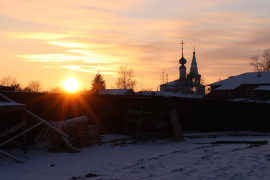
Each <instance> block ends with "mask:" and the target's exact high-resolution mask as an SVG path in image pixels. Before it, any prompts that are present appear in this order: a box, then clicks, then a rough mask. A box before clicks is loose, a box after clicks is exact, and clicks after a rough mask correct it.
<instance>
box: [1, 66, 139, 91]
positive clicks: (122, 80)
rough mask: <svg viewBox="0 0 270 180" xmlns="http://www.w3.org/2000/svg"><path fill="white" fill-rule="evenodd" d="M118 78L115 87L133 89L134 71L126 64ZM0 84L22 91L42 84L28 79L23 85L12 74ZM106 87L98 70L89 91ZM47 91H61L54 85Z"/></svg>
mask: <svg viewBox="0 0 270 180" xmlns="http://www.w3.org/2000/svg"><path fill="white" fill-rule="evenodd" d="M117 73H118V78H117V81H116V82H115V86H116V88H117V89H134V88H135V86H136V84H137V82H136V80H135V79H134V78H135V75H134V71H133V70H132V69H131V68H128V66H127V65H125V66H121V67H120V68H119V70H118V72H117ZM0 85H2V86H10V87H14V88H15V91H23V92H41V91H42V85H41V83H40V81H30V82H29V83H28V84H27V85H26V86H25V87H23V86H22V84H21V83H19V82H18V81H17V80H16V78H15V77H12V76H9V75H8V76H4V77H3V78H1V79H0ZM101 89H106V81H105V80H104V78H103V76H102V74H101V73H100V72H98V73H97V74H96V75H95V76H94V78H93V80H92V81H91V85H90V87H89V90H88V91H89V92H90V93H92V94H98V93H99V90H101ZM49 92H51V93H59V92H63V89H62V88H61V87H56V88H53V89H51V90H50V91H49Z"/></svg>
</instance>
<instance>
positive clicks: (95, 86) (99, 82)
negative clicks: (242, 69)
mask: <svg viewBox="0 0 270 180" xmlns="http://www.w3.org/2000/svg"><path fill="white" fill-rule="evenodd" d="M101 89H106V82H105V80H103V77H102V75H101V74H99V72H98V73H97V74H96V76H95V77H94V79H93V81H92V87H91V89H90V92H91V93H92V94H99V90H101Z"/></svg>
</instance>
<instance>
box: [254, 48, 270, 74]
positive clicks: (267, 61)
mask: <svg viewBox="0 0 270 180" xmlns="http://www.w3.org/2000/svg"><path fill="white" fill-rule="evenodd" d="M250 60H251V62H250V64H251V66H253V67H254V70H255V71H257V72H260V71H270V49H266V50H264V52H263V54H262V55H261V56H259V55H255V56H252V57H251V58H250Z"/></svg>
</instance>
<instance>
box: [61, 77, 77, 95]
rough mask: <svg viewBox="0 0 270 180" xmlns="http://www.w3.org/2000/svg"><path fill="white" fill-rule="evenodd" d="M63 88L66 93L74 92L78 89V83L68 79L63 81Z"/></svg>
mask: <svg viewBox="0 0 270 180" xmlns="http://www.w3.org/2000/svg"><path fill="white" fill-rule="evenodd" d="M63 87H64V89H65V90H66V91H68V92H75V91H77V90H78V88H79V83H78V81H77V80H76V79H74V78H68V79H66V80H65V82H64V84H63Z"/></svg>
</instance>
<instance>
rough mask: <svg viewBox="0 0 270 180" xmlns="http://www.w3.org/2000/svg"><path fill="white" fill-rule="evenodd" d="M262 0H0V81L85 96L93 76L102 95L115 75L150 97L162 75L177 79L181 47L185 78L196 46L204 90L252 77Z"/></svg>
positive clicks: (265, 24)
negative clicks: (69, 83)
mask: <svg viewBox="0 0 270 180" xmlns="http://www.w3.org/2000/svg"><path fill="white" fill-rule="evenodd" d="M269 6H270V1H269V0H257V1H253V0H227V1H221V0H204V1H202V0H190V1H184V0H170V1H164V0H128V1H127V0H110V1H108V0H99V1H89V0H65V1H64V0H57V1H46V0H12V1H10V0H0V47H1V53H0V78H1V77H3V76H7V75H10V76H13V77H16V79H17V81H19V82H21V83H22V85H23V86H26V85H27V83H28V82H29V81H31V80H38V81H40V82H41V84H42V86H43V89H45V90H48V89H51V88H54V87H57V86H61V85H62V83H63V81H64V80H65V79H67V78H69V77H75V78H77V79H78V81H79V82H80V88H81V89H89V86H90V82H91V80H92V79H93V77H94V75H95V73H97V72H98V71H99V72H100V73H101V74H103V75H104V78H105V80H106V82H107V87H108V88H112V87H114V86H115V82H116V79H117V70H118V68H119V67H120V66H121V65H128V67H130V68H132V69H133V70H134V72H135V76H136V78H137V81H138V85H137V90H140V89H141V86H142V88H143V89H149V88H150V89H152V90H156V88H157V87H158V85H159V84H160V83H161V81H160V74H161V72H162V70H163V69H164V70H165V72H166V73H168V77H169V81H171V80H175V79H177V78H178V77H179V69H178V68H179V63H178V60H179V58H180V56H181V46H180V44H179V43H180V41H181V40H183V41H184V42H185V43H186V44H185V46H184V56H185V58H186V59H187V61H188V62H187V64H186V66H187V70H188V71H189V68H190V63H191V58H192V51H193V47H194V45H195V46H196V55H197V63H198V68H199V73H200V74H201V75H202V76H203V77H204V79H205V80H206V82H208V83H211V82H214V81H216V80H217V79H220V78H221V79H224V78H227V77H228V76H232V75H237V74H240V73H243V72H247V71H252V67H251V66H250V65H249V58H250V57H251V56H252V55H255V54H260V53H262V51H263V50H264V49H266V48H270V36H269V32H270V11H269Z"/></svg>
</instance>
